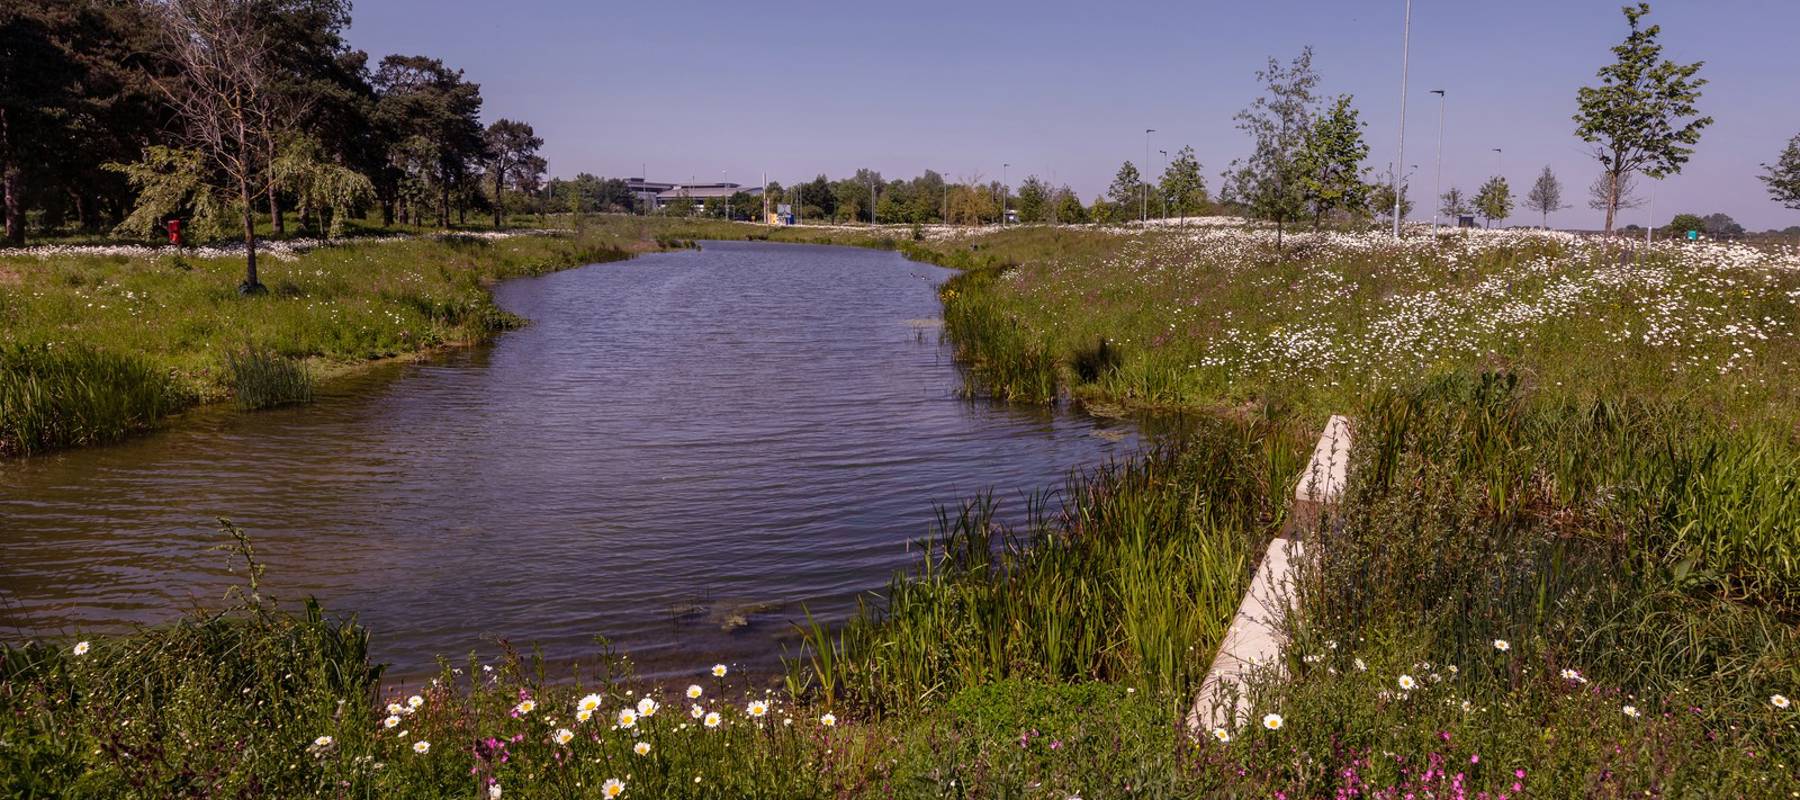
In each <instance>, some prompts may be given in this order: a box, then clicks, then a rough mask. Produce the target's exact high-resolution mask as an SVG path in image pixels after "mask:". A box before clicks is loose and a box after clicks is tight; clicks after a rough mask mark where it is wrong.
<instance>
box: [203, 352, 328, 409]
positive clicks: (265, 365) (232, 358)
mask: <svg viewBox="0 0 1800 800" xmlns="http://www.w3.org/2000/svg"><path fill="white" fill-rule="evenodd" d="M225 358H226V362H225V363H226V366H227V368H228V369H230V371H231V382H232V386H233V388H234V389H235V390H236V391H234V392H233V394H234V395H235V396H236V398H237V404H238V407H239V408H242V409H245V410H247V411H253V410H256V409H263V408H274V407H276V406H283V405H291V404H294V403H310V402H312V398H313V378H312V373H311V372H309V371H307V369H306V365H305V364H304V363H302V362H300V361H297V360H294V359H291V358H285V357H283V356H281V355H280V354H278V353H273V352H270V351H267V350H260V349H257V348H245V349H243V350H233V351H231V352H230V353H227V354H226V357H225Z"/></svg>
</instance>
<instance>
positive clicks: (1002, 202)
mask: <svg viewBox="0 0 1800 800" xmlns="http://www.w3.org/2000/svg"><path fill="white" fill-rule="evenodd" d="M1010 166H1012V165H1011V164H1006V163H1002V164H1001V165H1000V227H1002V228H1004V227H1006V196H1007V195H1009V194H1011V193H1012V192H1011V191H1009V187H1007V185H1006V168H1007V167H1010Z"/></svg>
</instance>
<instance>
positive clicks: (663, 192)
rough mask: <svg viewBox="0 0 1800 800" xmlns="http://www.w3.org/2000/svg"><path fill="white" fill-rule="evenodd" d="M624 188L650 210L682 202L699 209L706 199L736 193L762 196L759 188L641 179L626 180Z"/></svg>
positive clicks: (731, 184)
mask: <svg viewBox="0 0 1800 800" xmlns="http://www.w3.org/2000/svg"><path fill="white" fill-rule="evenodd" d="M625 187H626V188H627V189H629V190H630V191H631V194H632V196H634V197H636V198H637V199H638V201H639V202H640V203H644V204H647V205H648V206H649V207H650V208H651V209H658V208H662V207H664V206H666V205H668V204H670V203H674V202H682V201H685V202H690V203H693V204H694V208H695V209H699V208H702V207H704V206H705V205H706V201H707V200H708V199H711V198H721V199H722V198H727V197H730V196H732V195H734V194H737V193H738V192H744V193H746V194H748V195H750V196H751V197H761V196H762V187H761V186H750V187H746V186H744V185H743V184H738V183H727V182H715V183H666V182H663V181H650V180H645V179H643V178H627V179H625Z"/></svg>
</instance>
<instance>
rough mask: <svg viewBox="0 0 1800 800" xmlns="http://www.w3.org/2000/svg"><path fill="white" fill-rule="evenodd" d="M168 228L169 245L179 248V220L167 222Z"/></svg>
mask: <svg viewBox="0 0 1800 800" xmlns="http://www.w3.org/2000/svg"><path fill="white" fill-rule="evenodd" d="M168 228H169V244H172V245H175V246H176V247H180V246H181V220H179V219H172V220H169V224H168Z"/></svg>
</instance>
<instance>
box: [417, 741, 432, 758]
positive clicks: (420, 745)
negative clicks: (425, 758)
mask: <svg viewBox="0 0 1800 800" xmlns="http://www.w3.org/2000/svg"><path fill="white" fill-rule="evenodd" d="M413 752H415V753H418V754H419V755H425V754H426V753H429V752H431V743H430V742H427V741H425V740H424V739H420V740H418V741H416V742H413Z"/></svg>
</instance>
